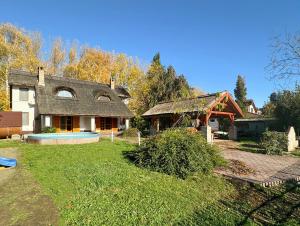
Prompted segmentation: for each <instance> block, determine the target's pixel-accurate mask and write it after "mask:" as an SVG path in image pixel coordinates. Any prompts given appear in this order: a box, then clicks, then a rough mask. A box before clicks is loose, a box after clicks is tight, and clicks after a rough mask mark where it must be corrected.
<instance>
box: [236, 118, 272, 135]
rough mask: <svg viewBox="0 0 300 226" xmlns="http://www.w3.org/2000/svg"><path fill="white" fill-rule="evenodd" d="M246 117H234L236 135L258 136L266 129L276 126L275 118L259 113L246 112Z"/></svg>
mask: <svg viewBox="0 0 300 226" xmlns="http://www.w3.org/2000/svg"><path fill="white" fill-rule="evenodd" d="M245 117H246V118H240V119H236V120H235V122H234V125H235V126H236V128H237V135H238V137H256V138H258V137H260V136H261V135H262V133H263V132H265V131H266V130H267V129H270V130H273V129H275V128H276V125H277V119H276V118H265V117H262V116H260V115H255V114H252V115H251V114H250V113H248V114H246V115H245Z"/></svg>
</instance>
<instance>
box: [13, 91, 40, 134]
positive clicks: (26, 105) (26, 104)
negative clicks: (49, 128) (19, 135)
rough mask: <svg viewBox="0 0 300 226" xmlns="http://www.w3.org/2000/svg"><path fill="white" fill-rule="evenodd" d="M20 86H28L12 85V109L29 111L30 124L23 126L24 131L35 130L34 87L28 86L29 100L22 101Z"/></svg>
mask: <svg viewBox="0 0 300 226" xmlns="http://www.w3.org/2000/svg"><path fill="white" fill-rule="evenodd" d="M19 88H28V87H21V86H13V87H12V111H20V112H28V113H29V125H28V126H22V130H23V131H33V130H34V118H35V90H34V88H33V87H32V88H28V89H29V90H28V101H20V99H19Z"/></svg>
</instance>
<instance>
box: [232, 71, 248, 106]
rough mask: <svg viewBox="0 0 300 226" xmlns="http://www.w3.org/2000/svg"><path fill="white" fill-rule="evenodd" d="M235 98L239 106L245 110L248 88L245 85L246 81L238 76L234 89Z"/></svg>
mask: <svg viewBox="0 0 300 226" xmlns="http://www.w3.org/2000/svg"><path fill="white" fill-rule="evenodd" d="M234 96H235V98H236V102H237V103H238V105H239V106H240V107H241V108H242V109H243V110H244V109H245V101H246V100H247V88H246V84H245V79H244V78H243V77H242V76H241V75H238V77H237V81H236V87H235V89H234Z"/></svg>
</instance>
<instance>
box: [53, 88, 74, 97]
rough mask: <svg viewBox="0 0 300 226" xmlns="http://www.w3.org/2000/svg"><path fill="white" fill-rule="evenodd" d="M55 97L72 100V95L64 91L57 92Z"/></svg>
mask: <svg viewBox="0 0 300 226" xmlns="http://www.w3.org/2000/svg"><path fill="white" fill-rule="evenodd" d="M56 96H58V97H65V98H74V95H73V93H72V92H71V91H69V90H65V89H62V90H59V91H57V93H56Z"/></svg>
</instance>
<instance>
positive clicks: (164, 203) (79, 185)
mask: <svg viewBox="0 0 300 226" xmlns="http://www.w3.org/2000/svg"><path fill="white" fill-rule="evenodd" d="M12 146H13V147H17V148H18V149H19V150H21V154H22V156H23V158H22V160H21V161H22V164H23V166H22V167H24V170H26V171H28V172H30V174H31V175H32V176H33V177H34V178H35V180H36V181H37V182H38V183H39V184H40V185H41V186H42V188H43V191H44V192H45V193H46V194H48V195H49V196H50V197H51V199H52V200H53V201H54V203H55V205H56V206H57V207H58V209H59V213H60V224H61V225H103V224H104V225H237V224H240V225H255V224H263V223H265V222H266V221H265V220H262V219H261V218H262V217H261V216H264V218H266V220H267V222H275V223H276V222H280V221H279V220H278V219H277V218H278V216H277V215H278V213H279V214H281V213H284V215H283V216H282V218H280V219H281V220H282V219H283V220H282V222H283V223H284V222H288V221H289V220H290V218H291V220H292V221H293V219H298V218H297V217H298V215H296V217H295V216H294V215H292V214H294V212H291V211H290V209H288V207H286V205H288V204H286V205H284V207H285V208H286V209H287V211H281V208H282V206H279V207H278V208H277V210H280V211H279V212H278V213H277V212H276V214H277V215H276V216H277V218H276V217H274V216H273V215H270V213H269V210H272V208H273V207H274V205H273V204H274V202H273V203H272V202H269V201H268V200H270V199H271V198H272V197H273V196H276V195H278V194H281V193H284V192H285V191H286V190H285V189H284V188H282V190H280V191H277V190H275V191H273V190H269V189H266V190H264V189H263V192H262V191H261V190H260V188H259V189H257V188H253V187H251V186H249V185H245V186H244V185H243V186H241V185H236V184H231V183H229V182H228V181H226V180H224V179H222V178H220V177H217V176H213V175H202V174H195V175H194V176H191V177H189V178H188V179H186V180H180V179H177V178H175V177H173V176H168V175H164V174H161V173H156V172H151V171H148V170H145V169H141V168H138V167H136V166H135V165H134V164H132V163H131V162H129V161H128V160H127V159H125V158H124V157H123V152H124V151H128V150H132V149H133V148H134V145H132V144H128V143H126V142H123V141H116V142H115V143H111V142H110V141H109V140H102V141H101V142H99V143H96V144H85V145H60V146H42V145H29V144H20V143H18V142H0V147H12ZM297 189H298V190H297ZM250 190H251V193H250ZM293 192H296V193H291V192H289V193H288V192H286V193H285V194H284V195H283V196H284V197H285V198H287V199H288V201H289V203H291V200H296V201H295V202H297V200H299V199H298V197H299V196H300V191H299V188H296V191H294V190H293ZM297 192H298V193H297ZM257 193H259V194H260V195H261V198H257V199H255V198H253V197H256V196H255V195H257ZM250 194H251V195H250ZM295 194H296V195H299V196H297V197H296V196H295ZM27 198H28V197H27ZM293 198H294V199H293ZM276 200H278V199H276ZM276 200H275V201H276ZM266 203H267V204H266ZM262 204H263V206H264V208H259V209H258V211H257V210H256V209H257V207H259V206H261V205H262ZM280 204H281V203H280ZM295 205H297V203H296V204H293V206H292V207H294V206H295ZM298 205H300V204H299V203H298ZM275 206H276V203H275ZM286 212H287V213H290V212H291V214H290V217H289V218H287V219H285V216H286V215H288V214H285V213H286ZM266 213H267V214H269V215H267V214H266ZM24 214H25V213H24ZM296 214H297V213H296ZM265 215H266V216H265ZM22 217H23V216H22ZM24 217H26V216H24ZM282 222H281V223H282Z"/></svg>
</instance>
